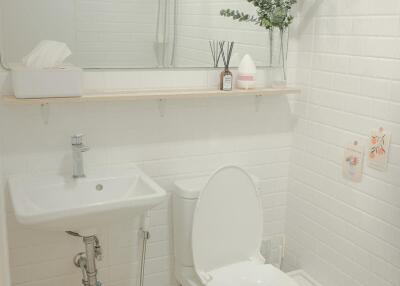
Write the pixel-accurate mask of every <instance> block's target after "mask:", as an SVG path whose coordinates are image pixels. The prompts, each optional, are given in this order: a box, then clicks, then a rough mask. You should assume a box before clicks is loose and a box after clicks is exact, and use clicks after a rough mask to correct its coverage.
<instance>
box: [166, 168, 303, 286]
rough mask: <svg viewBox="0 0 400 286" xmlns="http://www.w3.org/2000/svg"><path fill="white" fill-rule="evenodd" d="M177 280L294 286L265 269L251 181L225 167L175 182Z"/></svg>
mask: <svg viewBox="0 0 400 286" xmlns="http://www.w3.org/2000/svg"><path fill="white" fill-rule="evenodd" d="M175 185H176V191H175V193H174V201H173V216H174V218H173V220H174V251H175V276H176V279H177V280H178V282H179V283H180V284H181V285H183V286H201V285H210V286H256V285H260V286H298V284H297V283H296V282H295V281H294V280H292V278H290V277H289V276H287V275H286V274H285V273H283V272H282V271H280V270H279V269H277V268H275V267H274V266H272V265H269V264H264V258H263V257H262V256H261V254H260V251H259V249H260V245H261V240H262V225H263V217H262V207H261V200H260V196H259V191H258V189H257V187H256V184H255V181H254V179H253V178H252V177H251V176H250V175H249V174H248V173H246V172H245V171H244V170H243V169H241V168H239V167H236V166H227V167H223V168H221V169H219V170H218V171H216V172H215V173H214V174H213V175H212V176H211V178H196V179H190V180H181V181H177V182H175Z"/></svg>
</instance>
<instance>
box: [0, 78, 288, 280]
mask: <svg viewBox="0 0 400 286" xmlns="http://www.w3.org/2000/svg"><path fill="white" fill-rule="evenodd" d="M161 74H162V73H158V72H157V73H156V72H154V71H153V72H147V73H146V72H142V73H138V72H99V73H97V72H93V73H87V74H86V75H85V86H86V89H91V90H96V89H116V88H132V87H144V88H145V87H149V86H151V85H152V84H154V82H155V79H157V83H158V84H160V85H161V86H162V87H168V86H171V85H172V86H178V87H179V86H183V85H186V86H188V85H189V86H193V87H207V86H215V84H216V82H217V81H216V80H215V79H214V77H216V78H218V73H215V72H206V71H200V72H199V71H183V72H173V73H170V75H166V76H165V73H164V76H165V77H161V76H160V75H161ZM146 75H147V76H146ZM159 76H160V77H159ZM163 79H164V80H163ZM254 102H255V99H254V97H253V96H250V97H232V98H231V97H227V98H218V99H216V98H214V99H212V98H210V99H188V100H170V101H168V102H167V105H166V109H165V117H160V114H159V111H158V105H157V101H148V102H123V103H121V102H120V103H110V102H108V103H101V102H98V103H81V104H52V105H50V112H49V122H48V124H44V123H43V120H42V117H41V112H40V107H39V106H29V105H27V106H23V105H6V104H2V105H0V117H1V118H0V128H1V129H2V130H4V131H3V133H2V136H3V137H4V138H6V140H3V155H4V166H5V167H4V174H5V175H6V176H7V174H10V173H20V172H44V171H65V172H71V153H70V138H69V137H70V135H72V134H74V133H77V132H82V133H85V134H86V136H87V143H88V145H89V146H90V147H91V150H90V151H89V152H88V153H86V154H85V161H86V163H87V164H86V165H87V167H88V168H90V167H91V166H98V165H111V164H123V163H126V162H135V163H137V164H138V165H139V166H140V167H141V168H142V169H143V170H144V171H145V172H146V173H147V174H149V175H150V176H151V177H153V178H154V179H155V180H156V181H157V182H158V183H160V185H161V186H162V187H164V188H165V189H166V190H168V191H169V192H172V191H173V181H174V180H176V179H180V178H187V177H194V176H200V175H209V174H211V172H213V171H214V170H215V169H217V168H218V167H220V166H222V165H224V164H238V165H240V166H243V167H244V168H245V169H247V170H248V171H250V172H251V173H253V174H255V175H256V176H259V177H260V178H261V180H262V193H263V203H264V210H265V221H264V228H265V230H264V236H265V237H276V236H280V235H282V234H283V230H284V220H285V212H286V207H285V202H286V189H287V183H288V171H289V155H290V146H291V132H292V120H291V110H290V105H289V101H288V98H287V97H282V96H277V97H266V98H264V99H263V100H262V102H261V105H260V109H259V111H258V112H256V107H255V104H254ZM170 215H171V209H170V205H169V202H166V203H164V204H163V205H161V206H159V207H157V208H156V209H154V210H153V211H152V212H151V233H152V238H151V242H150V245H149V250H148V260H147V266H146V285H148V286H154V285H160V286H162V285H171V284H173V283H174V282H173V277H172V262H171V261H172V240H171V217H170ZM8 221H9V229H8V230H9V242H10V257H11V277H12V281H13V285H24V286H36V285H41V286H45V285H55V284H56V285H60V286H64V285H65V286H67V285H79V283H80V271H79V270H78V269H76V268H75V267H74V266H73V265H72V263H71V259H72V257H73V255H74V254H75V253H77V252H78V251H81V250H82V246H83V245H82V243H81V241H79V240H77V239H76V238H71V237H68V236H66V235H65V234H64V233H47V232H39V231H34V230H30V229H28V228H26V227H23V226H21V225H19V224H18V223H17V222H16V220H15V218H14V215H13V211H12V208H11V207H10V204H9V202H8ZM136 229H137V224H136V223H135V222H133V221H127V222H121V223H120V224H117V225H115V226H113V227H110V228H106V227H105V228H104V229H101V231H100V240H101V242H102V244H103V247H104V261H103V262H102V263H100V264H99V265H100V267H101V270H100V279H101V280H102V281H103V282H104V283H105V284H106V285H110V286H117V285H121V286H122V285H124V286H126V285H135V284H134V283H135V277H136V271H137V263H136V262H137V246H138V244H137V238H136V232H135V231H136Z"/></svg>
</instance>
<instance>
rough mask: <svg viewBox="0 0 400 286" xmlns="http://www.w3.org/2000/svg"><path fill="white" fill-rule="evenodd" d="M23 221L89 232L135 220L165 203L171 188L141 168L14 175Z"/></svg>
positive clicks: (18, 214) (19, 217)
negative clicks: (75, 174)
mask: <svg viewBox="0 0 400 286" xmlns="http://www.w3.org/2000/svg"><path fill="white" fill-rule="evenodd" d="M9 187H10V193H11V198H12V202H13V206H14V210H15V214H16V217H17V220H18V221H19V222H20V223H22V224H26V225H30V226H32V227H35V228H39V229H44V230H58V231H68V230H70V231H76V232H82V231H83V232H87V231H89V230H90V231H91V230H93V229H96V228H97V227H100V226H101V227H103V226H105V225H107V224H112V223H115V222H118V221H121V220H123V219H130V218H133V217H134V216H135V215H140V214H143V213H145V211H146V210H148V209H150V208H152V207H154V206H156V205H157V204H159V203H161V202H162V201H163V200H164V198H165V197H166V192H165V191H164V190H163V189H162V188H161V187H160V186H159V185H157V184H156V183H155V182H154V181H153V180H152V179H150V178H149V177H148V176H147V175H146V174H144V173H143V172H142V171H141V170H140V169H138V168H137V167H136V166H132V165H130V166H129V167H113V168H103V169H95V170H90V169H89V170H87V172H86V177H85V178H79V179H73V178H72V176H71V175H59V174H41V175H15V176H11V177H10V178H9Z"/></svg>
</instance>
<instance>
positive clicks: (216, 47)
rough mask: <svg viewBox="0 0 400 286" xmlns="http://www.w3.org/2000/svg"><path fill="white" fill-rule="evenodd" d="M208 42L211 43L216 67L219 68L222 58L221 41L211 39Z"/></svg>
mask: <svg viewBox="0 0 400 286" xmlns="http://www.w3.org/2000/svg"><path fill="white" fill-rule="evenodd" d="M208 43H209V45H210V50H211V56H212V59H213V65H214V68H217V67H218V65H219V60H220V58H221V49H220V41H209V42H208Z"/></svg>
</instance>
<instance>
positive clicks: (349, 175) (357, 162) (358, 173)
mask: <svg viewBox="0 0 400 286" xmlns="http://www.w3.org/2000/svg"><path fill="white" fill-rule="evenodd" d="M363 157H364V148H363V147H362V146H360V144H359V143H358V141H354V142H352V143H350V144H348V145H347V146H346V148H345V149H344V157H343V177H345V178H346V179H348V180H350V181H353V182H360V181H361V178H362V169H363Z"/></svg>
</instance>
